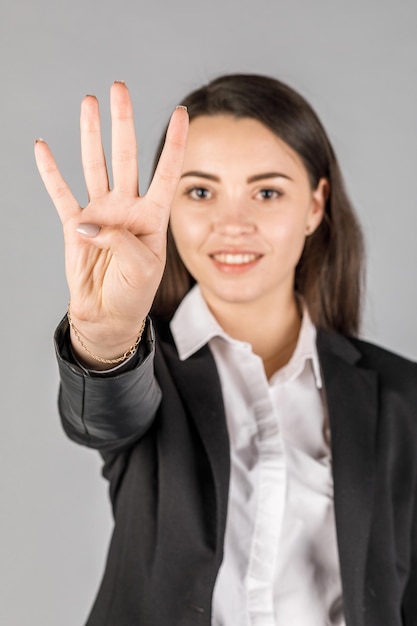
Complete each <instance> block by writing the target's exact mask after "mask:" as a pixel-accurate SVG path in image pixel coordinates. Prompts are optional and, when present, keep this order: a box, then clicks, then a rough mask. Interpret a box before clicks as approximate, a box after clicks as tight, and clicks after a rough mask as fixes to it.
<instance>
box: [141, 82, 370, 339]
mask: <svg viewBox="0 0 417 626" xmlns="http://www.w3.org/2000/svg"><path fill="white" fill-rule="evenodd" d="M182 104H184V105H186V106H187V108H188V112H189V115H190V120H193V119H195V118H196V117H199V116H201V115H219V114H224V113H226V114H230V115H233V116H234V117H237V118H253V119H255V120H258V121H260V122H261V123H263V124H264V125H265V126H266V127H267V128H269V129H270V130H271V131H272V132H273V133H275V134H276V135H277V136H278V137H280V138H281V139H282V140H283V141H285V143H287V144H288V145H289V146H290V147H291V148H292V149H293V150H294V151H295V152H296V153H297V154H298V155H299V157H300V158H301V159H302V162H303V163H304V166H305V168H306V170H307V173H308V176H309V179H310V183H311V187H312V189H315V188H316V187H317V185H318V183H319V180H320V179H321V178H327V180H328V181H329V185H330V190H329V195H328V198H327V202H326V207H325V215H324V218H323V220H322V222H321V224H320V226H319V227H318V228H317V229H316V230H315V231H314V233H313V234H311V235H310V236H309V237H307V239H306V242H305V246H304V250H303V253H302V255H301V258H300V261H299V262H298V265H297V267H296V272H295V290H296V291H297V292H298V293H299V294H301V295H302V296H303V298H304V300H305V302H306V304H307V307H308V311H309V313H310V316H311V318H312V321H313V323H314V324H315V325H316V326H317V327H318V328H324V329H329V330H335V331H338V332H342V333H345V334H350V335H354V334H357V332H358V329H359V324H360V314H361V296H362V287H363V258H364V250H363V237H362V232H361V228H360V226H359V223H358V221H357V218H356V216H355V212H354V210H353V207H352V205H351V202H350V200H349V198H348V196H347V194H346V191H345V187H344V183H343V179H342V175H341V172H340V168H339V165H338V162H337V159H336V156H335V154H334V151H333V148H332V146H331V143H330V141H329V139H328V137H327V134H326V132H325V130H324V128H323V126H322V124H321V122H320V120H319V118H318V117H317V115H316V113H315V112H314V111H313V109H312V108H311V106H310V105H309V104H308V102H307V101H306V100H305V99H304V98H303V97H302V96H300V95H299V94H298V93H297V92H295V91H294V90H293V89H291V88H290V87H288V86H287V85H285V84H284V83H282V82H280V81H278V80H275V79H273V78H269V77H266V76H260V75H253V74H234V75H226V76H221V77H219V78H217V79H215V80H213V81H212V82H210V83H209V84H208V85H206V86H203V87H201V88H200V89H197V90H196V91H193V92H192V93H190V94H189V95H188V96H187V97H186V98H185V99H184V100H182ZM162 146H163V140H161V143H160V145H159V149H158V151H157V156H156V160H155V163H156V162H157V160H158V158H159V155H160V153H161V149H162ZM194 283H195V280H194V279H193V277H192V276H191V274H190V273H189V272H188V270H187V269H186V267H185V266H184V264H183V262H182V260H181V259H180V256H179V254H178V251H177V248H176V245H175V241H174V238H173V236H172V233H171V230H170V229H168V243H167V263H166V268H165V272H164V276H163V279H162V282H161V284H160V287H159V290H158V292H157V294H156V297H155V301H154V304H153V307H152V314H154V315H156V316H158V317H165V318H167V317H168V318H169V317H170V316H171V315H172V314H173V312H174V311H175V309H176V308H177V306H178V304H179V303H180V301H181V300H182V298H183V297H184V295H185V294H186V293H187V292H188V291H189V289H190V288H191V287H192V285H193V284H194Z"/></svg>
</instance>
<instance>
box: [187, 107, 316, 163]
mask: <svg viewBox="0 0 417 626" xmlns="http://www.w3.org/2000/svg"><path fill="white" fill-rule="evenodd" d="M196 162H197V163H196ZM198 163H200V164H201V166H203V165H205V164H206V166H212V167H219V168H224V167H226V166H227V167H231V166H232V165H233V164H235V165H239V166H243V165H246V166H248V167H252V168H253V167H255V168H256V169H263V168H264V167H266V168H270V167H272V166H275V167H276V166H278V165H280V166H287V167H289V168H291V169H293V168H296V169H297V168H301V169H302V170H303V171H305V168H304V165H303V164H302V161H301V159H300V157H299V156H298V154H297V153H296V152H295V151H294V150H292V148H290V146H289V145H288V144H286V143H285V142H284V141H283V140H282V139H281V138H280V137H278V136H277V135H276V134H275V133H273V132H272V131H271V130H270V129H269V128H267V126H265V125H264V124H262V123H261V122H260V121H258V120H255V119H252V118H236V117H234V116H232V115H227V114H222V115H212V116H208V115H207V116H206V115H204V116H199V117H196V118H195V119H193V120H192V121H191V123H190V130H189V137H188V144H187V151H186V155H185V163H184V167H185V168H188V167H189V166H191V165H193V166H195V165H196V164H198Z"/></svg>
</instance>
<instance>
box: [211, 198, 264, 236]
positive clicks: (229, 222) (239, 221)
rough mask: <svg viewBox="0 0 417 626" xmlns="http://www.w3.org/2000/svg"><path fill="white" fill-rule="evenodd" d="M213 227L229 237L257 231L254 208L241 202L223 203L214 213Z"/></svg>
mask: <svg viewBox="0 0 417 626" xmlns="http://www.w3.org/2000/svg"><path fill="white" fill-rule="evenodd" d="M213 228H214V230H215V231H216V232H218V233H219V234H222V235H228V236H229V237H239V236H240V235H246V234H250V233H252V232H254V231H255V229H256V225H255V220H254V216H253V212H252V210H251V209H250V208H249V207H248V206H245V205H243V204H240V203H222V205H221V206H219V207H218V209H217V210H216V211H215V213H214V215H213Z"/></svg>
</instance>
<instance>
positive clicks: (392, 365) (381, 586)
mask: <svg viewBox="0 0 417 626" xmlns="http://www.w3.org/2000/svg"><path fill="white" fill-rule="evenodd" d="M184 104H185V105H186V106H187V107H188V114H189V119H190V125H189V130H188V138H187V122H188V116H187V113H186V110H185V108H184V107H179V108H178V109H177V110H176V111H175V112H174V114H173V116H172V119H171V122H170V125H169V127H168V131H167V136H166V141H165V147H164V148H163V150H162V149H161V151H160V153H161V156H160V159H159V163H158V166H157V168H156V171H155V175H154V178H153V181H152V183H151V186H150V188H149V191H148V193H147V194H146V196H144V197H142V198H139V196H138V191H137V190H138V181H137V160H136V143H135V134H134V128H133V117H132V108H131V103H130V99H129V94H128V90H127V88H126V86H125V85H124V84H123V83H115V84H114V85H113V87H112V90H111V111H112V131H113V135H112V166H113V182H114V186H113V189H112V190H110V189H109V183H108V177H107V170H106V165H105V161H104V156H103V150H102V146H101V138H100V124H99V113H98V104H97V101H96V99H95V98H93V97H91V96H88V97H87V98H85V99H84V101H83V104H82V110H81V142H82V158H83V167H84V173H85V178H86V184H87V189H88V193H89V199H90V200H89V204H88V205H87V207H85V208H84V209H81V208H80V207H79V205H78V203H77V202H76V200H75V199H74V197H73V196H72V194H71V192H70V190H69V189H68V187H67V185H66V184H65V182H64V181H63V179H62V177H61V175H60V173H59V171H58V169H57V167H56V165H55V162H54V160H53V157H52V155H51V153H50V151H49V148H48V147H47V145H46V144H45V143H44V142H43V141H39V142H37V144H36V157H37V162H38V166H39V170H40V173H41V175H42V178H43V180H44V182H45V185H46V187H47V190H48V192H49V194H50V195H51V198H52V200H53V201H54V203H55V205H56V208H57V210H58V212H59V215H60V217H61V220H62V222H63V227H64V233H65V243H66V268H67V279H68V283H69V288H70V294H71V300H70V305H69V308H68V315H67V317H66V318H65V319H64V321H63V322H62V324H61V325H60V327H59V329H58V331H57V335H56V342H57V350H58V359H59V367H60V373H61V379H62V383H61V390H60V412H61V416H62V420H63V425H64V428H65V430H66V432H67V434H68V435H69V436H70V437H71V438H72V439H74V440H75V441H78V442H79V443H82V444H84V445H87V446H90V447H93V448H97V449H98V450H99V451H100V453H101V454H102V456H103V459H104V462H105V465H104V475H105V476H106V477H107V478H108V480H109V481H110V492H111V498H112V503H113V511H114V517H115V529H114V534H113V538H112V542H111V546H110V550H109V555H108V562H107V566H106V571H105V574H104V578H103V582H102V585H101V588H100V591H99V593H98V597H97V599H96V602H95V604H94V607H93V609H92V612H91V615H90V617H89V620H88V625H89V626H104V625H109V626H110V625H112V626H125V625H126V626H128V625H129V626H130V625H132V624H144V625H146V626H148V625H158V626H165V625H167V626H168V625H170V626H171V625H181V626H182V625H184V626H185V625H195V624H206V625H207V626H208V625H210V624H213V625H216V626H220V625H222V626H230V625H233V626H240V625H245V626H246V625H249V624H251V625H252V624H256V625H257V626H258V625H262V626H278V625H279V626H282V625H285V626H288V625H289V624H294V625H297V626H298V625H300V626H313V625H314V626H316V625H320V626H322V625H323V624H332V625H335V624H346V625H347V626H373V625H375V626H383V625H386V626H396V625H400V624H403V625H407V626H409V625H411V624H417V594H416V593H415V590H416V589H417V512H416V502H417V498H416V486H417V455H416V454H415V450H416V442H417V422H416V408H417V386H416V384H415V382H416V368H415V365H414V364H412V363H410V362H408V361H406V360H405V359H402V358H400V357H398V356H395V355H393V354H390V353H388V352H387V351H384V350H382V349H380V348H377V347H375V346H372V345H370V344H367V343H365V342H363V341H360V340H359V339H356V338H352V336H354V335H355V334H356V333H357V332H358V326H359V317H360V316H359V313H360V291H361V258H362V239H361V233H360V229H359V227H358V225H357V222H356V219H355V216H354V213H353V210H352V208H351V206H350V204H349V201H348V198H347V196H346V193H345V191H344V189H343V183H342V179H341V175H340V172H339V168H338V165H337V161H336V158H335V156H334V153H333V150H332V148H331V146H330V143H329V141H328V139H327V136H326V134H325V132H324V130H323V128H322V126H321V124H320V122H319V120H318V119H317V117H316V115H315V114H314V112H313V111H312V109H311V107H310V106H309V105H308V104H307V103H306V102H305V101H304V100H303V99H302V98H301V97H300V96H299V95H298V94H296V93H295V92H294V91H293V90H291V89H290V88H288V87H287V86H285V85H283V84H282V83H280V82H278V81H275V80H272V79H269V78H265V77H261V76H251V75H236V76H225V77H221V78H219V79H217V80H215V81H213V82H212V83H210V84H209V85H208V86H206V87H203V88H202V89H199V90H197V91H196V92H194V93H192V94H190V95H189V96H188V97H187V98H186V99H185V101H184ZM167 231H168V244H167V246H166V233H167ZM166 249H167V257H165V254H166ZM166 258H167V262H166V268H165V271H164V266H165V259H166Z"/></svg>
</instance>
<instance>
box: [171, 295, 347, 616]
mask: <svg viewBox="0 0 417 626" xmlns="http://www.w3.org/2000/svg"><path fill="white" fill-rule="evenodd" d="M171 330H172V333H173V336H174V340H175V343H176V346H177V349H178V353H179V357H180V359H182V360H184V359H187V358H188V357H189V356H190V355H191V354H193V353H194V352H196V351H197V350H199V349H200V348H201V347H202V346H203V345H205V344H206V343H208V344H209V346H210V349H211V351H212V353H213V356H214V359H215V362H216V365H217V368H218V371H219V376H220V381H221V385H222V390H223V400H224V405H225V411H226V419H227V426H228V432H229V438H230V450H231V475H230V489H229V501H228V514H227V523H226V532H225V540H224V559H223V563H222V566H221V568H220V571H219V574H218V577H217V581H216V585H215V588H214V595H213V603H212V615H213V617H212V624H213V626H336V625H337V626H341V625H344V623H345V622H344V618H343V607H342V590H341V579H340V570H339V558H338V552H337V543H336V529H335V520H334V505H333V478H332V472H331V458H330V450H329V445H328V430H327V419H326V410H325V401H324V397H323V390H322V381H321V376H320V366H319V361H318V355H317V350H316V330H315V327H314V326H313V324H312V322H311V320H310V318H309V316H308V312H307V311H306V310H305V311H304V314H303V321H302V325H301V331H300V335H299V338H298V343H297V346H296V348H295V351H294V353H293V355H292V357H291V359H290V361H289V362H288V364H287V365H285V367H283V368H282V369H280V370H279V371H278V372H276V373H275V374H274V375H273V376H272V378H271V379H270V380H269V381H268V380H267V378H266V375H265V370H264V367H263V363H262V360H261V358H260V357H259V356H257V355H256V354H254V353H253V352H252V348H251V346H250V345H249V344H247V343H244V342H241V341H237V340H235V339H232V338H231V337H229V336H228V335H227V334H226V333H225V332H224V330H223V329H222V328H221V327H220V326H219V324H218V323H217V321H216V320H215V318H214V317H213V315H212V314H211V312H210V311H209V309H208V307H207V305H206V303H205V301H204V299H203V297H202V295H201V292H200V290H199V288H198V286H196V287H194V288H193V289H192V291H191V292H190V293H189V294H188V295H187V296H186V297H185V299H184V300H183V302H182V303H181V305H180V307H179V309H178V310H177V312H176V314H175V316H174V318H173V320H172V322H171ZM202 401H204V399H202Z"/></svg>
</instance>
